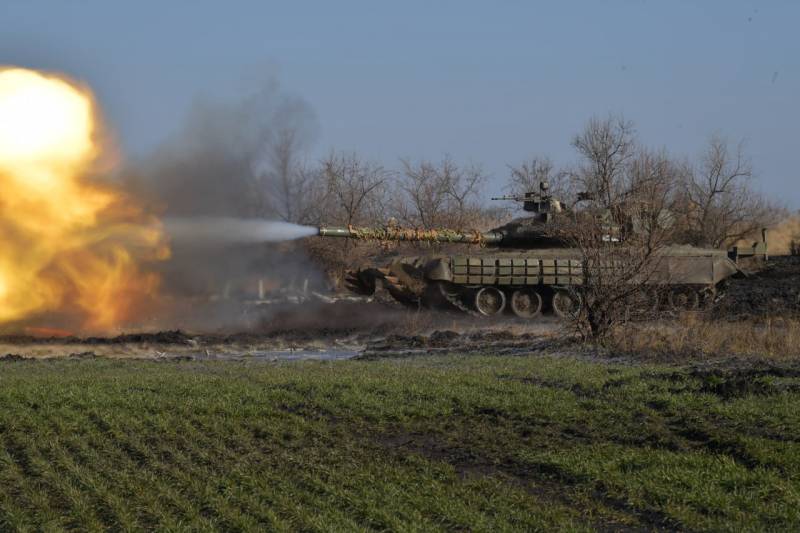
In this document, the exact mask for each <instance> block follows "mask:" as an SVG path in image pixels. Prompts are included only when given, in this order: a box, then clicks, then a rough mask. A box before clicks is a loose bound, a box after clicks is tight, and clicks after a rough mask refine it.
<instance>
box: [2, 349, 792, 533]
mask: <svg viewBox="0 0 800 533" xmlns="http://www.w3.org/2000/svg"><path fill="white" fill-rule="evenodd" d="M799 368H800V367H797V366H791V365H789V366H783V367H764V366H762V367H756V368H750V367H747V368H739V367H731V366H730V365H729V366H727V367H724V369H723V370H714V369H711V370H700V369H698V367H694V368H689V367H685V368H676V367H670V368H667V367H652V366H630V365H614V364H606V363H602V362H591V361H581V360H577V359H568V358H550V357H490V356H485V357H484V356H464V357H459V356H441V357H431V358H410V359H400V360H385V361H348V362H336V363H320V362H305V363H286V364H269V363H255V362H254V363H237V362H227V363H198V362H188V361H185V362H160V363H158V362H135V361H112V360H85V361H69V360H62V361H18V362H0V530H3V531H4V530H11V531H13V530H20V531H24V530H48V529H56V530H57V529H62V528H65V529H76V530H97V529H106V528H110V529H114V530H138V529H144V528H151V529H152V528H157V529H170V530H183V529H186V530H189V529H190V530H215V529H224V530H253V529H267V530H286V531H289V530H293V531H294V530H306V531H317V530H322V531H351V530H373V529H377V530H399V531H417V530H420V531H421V530H438V529H441V530H476V531H490V530H491V531H497V530H553V529H566V530H592V529H597V528H611V529H617V528H621V529H624V528H626V527H632V528H635V529H661V528H664V529H675V528H678V529H689V530H763V529H775V530H797V529H798V527H800V492H799V489H800V415H799V414H798V404H799V401H800V378H798V377H797V376H800V369H799Z"/></svg>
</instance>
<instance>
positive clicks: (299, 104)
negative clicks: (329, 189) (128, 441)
mask: <svg viewBox="0 0 800 533" xmlns="http://www.w3.org/2000/svg"><path fill="white" fill-rule="evenodd" d="M316 130H317V121H316V116H315V114H314V112H313V110H312V109H311V107H310V106H309V105H308V104H307V103H306V102H305V101H304V100H302V99H301V98H298V97H296V96H293V95H291V94H288V93H286V92H285V91H283V90H282V89H281V88H280V86H279V85H278V84H277V82H270V83H268V84H267V85H266V86H265V87H262V88H261V89H260V90H258V91H256V92H254V93H252V94H251V95H249V96H248V97H246V98H244V99H243V100H241V101H240V102H237V103H233V104H230V103H220V102H210V101H201V102H197V103H195V104H194V105H193V106H192V108H191V109H190V112H189V114H188V116H187V118H186V121H185V124H184V126H183V127H182V128H181V129H180V130H179V131H178V133H177V134H176V135H174V136H172V137H171V138H169V139H168V140H167V141H166V142H165V143H163V145H162V146H161V147H160V148H159V149H157V150H156V151H155V153H154V154H152V155H151V156H150V157H148V158H146V159H145V160H143V161H138V162H136V163H134V164H133V165H132V166H131V168H130V169H129V170H128V172H127V175H126V176H125V179H127V181H128V183H129V185H130V186H131V187H133V188H134V189H135V190H137V192H138V193H139V194H141V195H143V196H144V197H146V198H148V199H149V200H150V202H151V204H152V205H154V206H157V207H158V208H159V210H160V213H161V215H162V217H163V220H164V223H165V229H166V232H167V236H168V238H169V239H170V246H171V248H172V257H171V259H170V260H169V261H167V262H165V263H163V266H162V268H161V276H162V280H163V283H162V288H163V290H164V291H166V293H167V294H168V295H170V296H174V297H176V298H184V299H185V298H187V297H188V298H192V299H196V300H198V301H209V300H216V301H219V300H220V299H225V298H230V299H231V300H234V299H237V298H238V299H252V298H255V297H257V296H258V293H259V292H262V293H263V287H265V286H266V287H292V286H298V285H299V286H303V287H308V286H312V287H313V286H321V285H323V284H324V280H323V277H322V276H321V275H320V274H319V273H318V272H316V271H315V269H314V268H313V267H312V266H310V263H309V261H308V260H307V259H306V257H305V255H304V253H303V249H302V247H301V246H298V245H296V244H294V243H291V242H288V243H287V242H283V243H281V242H279V241H287V240H291V239H297V238H299V237H302V236H306V235H312V234H313V228H308V227H303V226H299V225H296V224H293V222H295V221H293V220H291V217H290V216H288V215H287V213H288V212H289V210H287V209H284V205H283V201H284V199H285V198H284V197H282V196H281V192H282V190H283V189H282V188H281V186H282V184H285V182H286V180H287V179H289V178H291V173H292V172H294V171H295V170H296V169H297V167H298V165H300V164H301V162H302V161H301V159H302V157H303V156H304V154H305V153H306V150H307V149H308V148H309V147H310V145H311V143H312V142H313V140H314V137H315V134H316ZM261 295H262V296H263V294H261ZM179 325H180V324H179Z"/></svg>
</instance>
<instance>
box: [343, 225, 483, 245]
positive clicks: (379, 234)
mask: <svg viewBox="0 0 800 533" xmlns="http://www.w3.org/2000/svg"><path fill="white" fill-rule="evenodd" d="M347 229H348V231H349V232H350V236H351V237H352V238H354V239H359V240H370V241H415V242H457V243H467V244H478V245H484V244H486V238H485V237H484V236H483V235H482V234H481V233H480V232H478V231H468V232H462V231H455V230H451V229H411V228H400V227H388V226H387V227H382V228H357V227H354V226H348V227H347Z"/></svg>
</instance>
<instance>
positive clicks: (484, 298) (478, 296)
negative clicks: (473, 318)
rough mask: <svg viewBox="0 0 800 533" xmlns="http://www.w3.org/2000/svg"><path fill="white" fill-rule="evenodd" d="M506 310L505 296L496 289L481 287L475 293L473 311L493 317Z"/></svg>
mask: <svg viewBox="0 0 800 533" xmlns="http://www.w3.org/2000/svg"><path fill="white" fill-rule="evenodd" d="M505 308H506V295H505V294H503V291H501V290H500V289H498V288H496V287H483V288H481V289H480V290H478V292H476V293H475V309H477V310H478V312H479V313H480V314H482V315H484V316H493V315H496V314H498V313H501V312H502V311H503V309H505Z"/></svg>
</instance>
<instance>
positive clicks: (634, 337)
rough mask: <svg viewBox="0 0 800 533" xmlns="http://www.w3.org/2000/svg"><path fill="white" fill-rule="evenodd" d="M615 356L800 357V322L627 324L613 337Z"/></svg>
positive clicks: (696, 318) (690, 317)
mask: <svg viewBox="0 0 800 533" xmlns="http://www.w3.org/2000/svg"><path fill="white" fill-rule="evenodd" d="M609 347H610V348H611V349H612V350H613V351H615V352H622V353H626V354H637V355H648V354H651V355H653V356H657V357H664V356H666V357H674V358H680V359H685V358H689V357H691V358H696V357H727V356H759V357H768V358H772V359H791V358H797V357H800V320H798V319H784V318H768V319H763V320H751V321H742V322H722V321H715V320H712V319H711V318H710V317H706V316H702V315H696V314H686V315H684V316H681V317H680V318H678V319H677V320H674V321H669V322H666V321H661V322H648V323H642V324H626V325H625V326H623V327H620V328H617V329H616V330H615V331H614V332H613V333H612V335H611V338H610V340H609Z"/></svg>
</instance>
